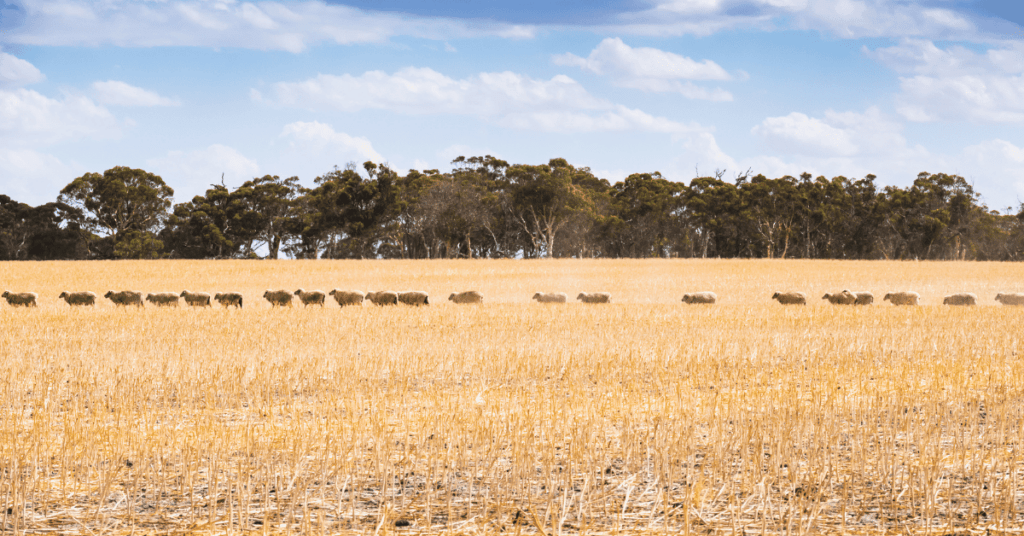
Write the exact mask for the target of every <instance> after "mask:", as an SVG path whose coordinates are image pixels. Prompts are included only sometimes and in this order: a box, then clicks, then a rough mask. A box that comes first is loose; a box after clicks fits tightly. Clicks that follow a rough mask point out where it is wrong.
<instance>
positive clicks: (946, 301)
mask: <svg viewBox="0 0 1024 536" xmlns="http://www.w3.org/2000/svg"><path fill="white" fill-rule="evenodd" d="M977 304H978V297H977V296H976V295H974V294H972V293H970V292H960V293H958V294H950V295H949V296H946V297H945V298H943V299H942V305H977Z"/></svg>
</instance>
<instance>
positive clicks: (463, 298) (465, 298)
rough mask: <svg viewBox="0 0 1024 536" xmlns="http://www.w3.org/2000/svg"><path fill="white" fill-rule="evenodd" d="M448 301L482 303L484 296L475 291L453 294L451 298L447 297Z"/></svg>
mask: <svg viewBox="0 0 1024 536" xmlns="http://www.w3.org/2000/svg"><path fill="white" fill-rule="evenodd" d="M448 301H450V302H453V303H483V302H484V295H483V294H480V293H479V292H477V291H475V290H467V291H466V292H453V293H452V295H451V296H448Z"/></svg>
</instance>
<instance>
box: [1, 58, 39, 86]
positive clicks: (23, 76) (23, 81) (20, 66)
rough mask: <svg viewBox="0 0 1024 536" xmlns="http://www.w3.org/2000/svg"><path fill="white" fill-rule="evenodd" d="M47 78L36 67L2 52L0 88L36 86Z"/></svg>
mask: <svg viewBox="0 0 1024 536" xmlns="http://www.w3.org/2000/svg"><path fill="white" fill-rule="evenodd" d="M45 78H46V77H45V76H43V73H41V72H39V69H36V66H35V65H32V64H31V63H29V62H27V61H25V60H23V59H21V58H18V57H15V56H12V55H10V54H7V53H6V52H0V88H5V87H19V86H24V85H28V84H34V83H36V82H41V81H42V80H43V79H45Z"/></svg>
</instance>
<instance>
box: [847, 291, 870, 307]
mask: <svg viewBox="0 0 1024 536" xmlns="http://www.w3.org/2000/svg"><path fill="white" fill-rule="evenodd" d="M843 292H849V293H850V294H853V295H854V296H856V297H857V299H856V301H854V302H853V304H854V305H871V304H872V303H875V295H874V294H872V293H870V292H854V291H852V290H844V291H843Z"/></svg>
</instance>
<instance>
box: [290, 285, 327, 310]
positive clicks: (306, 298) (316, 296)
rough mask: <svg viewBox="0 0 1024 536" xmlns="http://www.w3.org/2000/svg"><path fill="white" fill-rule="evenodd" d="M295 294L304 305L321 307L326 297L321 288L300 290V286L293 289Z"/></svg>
mask: <svg viewBox="0 0 1024 536" xmlns="http://www.w3.org/2000/svg"><path fill="white" fill-rule="evenodd" d="M295 295H296V296H298V297H299V300H301V301H302V304H303V305H305V306H306V307H309V306H310V305H319V306H320V307H323V306H324V301H325V300H326V299H327V295H325V294H324V293H323V291H321V290H302V289H301V288H300V289H299V290H296V291H295Z"/></svg>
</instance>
